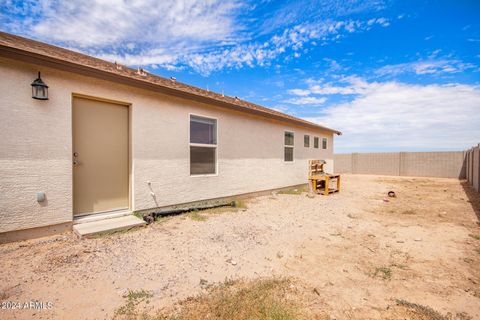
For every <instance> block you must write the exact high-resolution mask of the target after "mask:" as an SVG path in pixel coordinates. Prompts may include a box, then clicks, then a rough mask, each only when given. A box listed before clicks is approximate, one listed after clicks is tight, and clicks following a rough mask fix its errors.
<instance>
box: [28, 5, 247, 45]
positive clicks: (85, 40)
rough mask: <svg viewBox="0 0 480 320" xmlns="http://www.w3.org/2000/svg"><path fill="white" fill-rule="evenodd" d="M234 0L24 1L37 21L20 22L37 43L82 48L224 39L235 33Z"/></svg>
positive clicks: (236, 6) (238, 6)
mask: <svg viewBox="0 0 480 320" xmlns="http://www.w3.org/2000/svg"><path fill="white" fill-rule="evenodd" d="M239 8H240V5H239V4H238V3H237V2H236V1H233V0H231V1H219V0H210V1H207V0H205V1H204V0H193V1H173V0H170V1H168V0H166V1H155V0H143V1H114V0H96V1H80V0H70V1H49V0H39V1H38V2H29V3H27V6H26V7H25V8H24V10H27V11H28V10H30V11H35V12H37V14H38V16H39V17H40V18H39V19H38V20H37V21H35V20H34V21H31V20H30V21H24V23H25V24H26V27H28V29H30V30H31V31H32V32H33V34H35V35H37V36H39V37H42V39H46V40H52V41H61V42H65V43H68V44H70V45H74V46H78V47H83V48H88V47H93V46H101V47H105V46H113V47H118V46H119V45H120V46H127V43H129V42H130V43H131V42H144V43H148V44H159V45H163V44H171V43H172V40H173V41H175V42H177V41H183V40H194V41H195V43H199V42H203V41H226V40H229V39H231V35H232V33H233V32H234V31H236V29H235V24H234V15H233V14H234V13H235V10H236V9H239Z"/></svg>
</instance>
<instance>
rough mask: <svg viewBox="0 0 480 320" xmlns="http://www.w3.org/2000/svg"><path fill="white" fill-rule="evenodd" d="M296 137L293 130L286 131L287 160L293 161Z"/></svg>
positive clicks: (285, 157)
mask: <svg viewBox="0 0 480 320" xmlns="http://www.w3.org/2000/svg"><path fill="white" fill-rule="evenodd" d="M294 141H295V137H294V134H293V132H289V131H285V145H284V148H283V160H284V161H285V162H293V147H294Z"/></svg>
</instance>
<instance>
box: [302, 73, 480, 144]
mask: <svg viewBox="0 0 480 320" xmlns="http://www.w3.org/2000/svg"><path fill="white" fill-rule="evenodd" d="M353 87H354V85H353ZM354 90H355V91H356V92H359V93H360V94H359V95H357V96H356V97H355V98H353V100H352V101H351V102H348V103H343V104H337V105H333V106H330V107H328V108H326V109H324V110H323V111H322V114H321V116H318V117H315V118H310V119H308V120H311V121H314V122H318V123H320V124H324V125H327V126H329V127H333V128H335V129H338V130H340V131H342V132H343V135H342V136H340V137H338V138H336V142H335V148H336V152H352V151H353V152H362V151H364V152H365V151H378V150H382V151H388V150H392V151H399V150H463V149H465V148H467V147H469V146H471V145H474V144H477V143H478V142H480V126H479V125H478V124H479V123H480V86H475V85H464V84H448V85H433V84H432V85H412V84H406V83H399V82H382V83H379V82H374V83H367V82H362V86H361V87H360V88H358V89H354Z"/></svg>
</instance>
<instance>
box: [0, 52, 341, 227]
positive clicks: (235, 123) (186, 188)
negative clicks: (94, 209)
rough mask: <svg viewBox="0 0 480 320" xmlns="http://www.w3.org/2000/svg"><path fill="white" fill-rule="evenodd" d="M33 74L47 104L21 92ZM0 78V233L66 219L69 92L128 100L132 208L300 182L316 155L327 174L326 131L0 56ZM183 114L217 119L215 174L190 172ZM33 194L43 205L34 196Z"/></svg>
mask: <svg viewBox="0 0 480 320" xmlns="http://www.w3.org/2000/svg"><path fill="white" fill-rule="evenodd" d="M38 71H41V72H42V79H43V80H44V81H45V82H46V83H47V84H48V85H49V87H50V89H49V97H50V100H48V101H38V100H34V99H32V98H31V87H30V83H31V82H32V81H33V79H34V78H35V76H36V74H37V72H38ZM0 74H1V75H2V77H1V78H0V90H1V92H2V93H3V94H2V99H1V100H0V113H1V117H0V119H1V120H0V130H1V132H2V139H0V190H1V196H0V219H1V220H0V221H1V222H0V233H1V232H7V231H12V230H19V229H27V228H33V227H41V226H47V225H54V224H60V223H65V222H69V221H72V217H73V215H72V152H73V151H72V118H71V110H72V94H79V95H86V96H92V97H98V98H101V99H108V100H113V101H121V102H126V103H129V104H130V107H129V108H130V140H131V150H130V153H131V199H130V201H131V208H132V209H133V210H144V209H150V208H155V207H161V206H168V205H173V204H179V203H187V202H191V201H198V200H205V199H213V198H219V197H225V196H231V195H236V194H242V193H249V192H255V191H261V190H268V189H275V188H280V187H285V186H289V185H296V184H301V183H305V182H306V178H307V166H308V160H309V159H325V160H326V161H327V170H328V171H332V170H333V134H332V132H330V131H326V130H320V129H318V130H316V129H309V128H305V127H301V126H296V125H293V124H290V123H287V122H281V121H276V120H271V119H267V118H263V117H259V116H256V115H251V114H248V113H243V112H239V111H233V110H228V109H225V108H220V107H216V106H211V105H206V104H203V103H199V102H195V101H192V100H187V99H181V98H176V97H172V96H167V95H164V94H160V93H155V92H152V91H147V90H142V89H138V88H133V87H129V86H125V85H120V84H116V83H112V82H108V81H104V80H99V79H95V78H90V77H85V76H80V75H76V74H71V73H68V72H63V71H58V70H55V69H50V68H45V67H41V66H38V65H33V64H27V63H21V62H17V61H14V60H10V59H5V58H0ZM190 114H196V115H202V116H207V117H215V118H217V119H218V175H216V176H208V177H191V176H190V163H189V141H188V137H189V116H190ZM284 131H293V132H295V161H294V162H293V163H285V162H284V161H283V148H284ZM304 134H309V135H310V147H309V148H305V147H304V146H303V136H304ZM315 136H318V137H319V138H320V141H321V139H322V138H323V137H327V138H328V148H327V150H322V149H321V147H322V146H321V143H320V148H319V149H315V148H313V137H315ZM148 182H150V183H148ZM40 191H42V192H45V193H46V199H47V200H46V201H45V202H43V203H38V202H37V201H36V193H37V192H40ZM152 192H153V193H154V194H155V197H152V195H151V193H152Z"/></svg>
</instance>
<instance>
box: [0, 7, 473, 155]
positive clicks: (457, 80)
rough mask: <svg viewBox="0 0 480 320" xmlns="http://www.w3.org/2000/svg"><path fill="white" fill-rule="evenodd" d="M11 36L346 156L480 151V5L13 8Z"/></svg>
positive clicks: (7, 16)
mask: <svg viewBox="0 0 480 320" xmlns="http://www.w3.org/2000/svg"><path fill="white" fill-rule="evenodd" d="M0 4H1V5H0V10H1V11H0V19H1V20H0V23H1V30H3V31H7V32H11V33H14V34H19V35H23V36H26V37H30V38H34V39H37V40H41V41H45V42H48V43H52V44H56V45H60V46H64V47H67V48H70V49H73V50H77V51H81V52H84V53H87V54H91V55H94V56H97V57H100V58H104V59H107V60H110V61H118V62H121V63H124V64H127V65H129V66H132V67H137V66H141V67H143V68H145V69H147V70H149V71H150V72H152V73H156V74H159V75H161V76H167V77H169V76H174V77H176V78H177V79H178V80H179V81H182V82H186V83H189V84H193V85H196V86H199V87H202V88H205V89H209V90H213V91H217V92H224V93H225V94H226V95H231V96H239V97H240V98H242V99H245V100H248V101H251V102H255V103H258V104H261V105H264V106H267V107H271V108H274V109H277V110H280V111H283V112H286V113H290V114H293V115H295V116H298V117H302V118H305V119H308V120H311V121H314V122H318V123H321V124H324V125H326V126H329V127H332V128H335V129H339V130H341V131H342V132H343V133H344V134H343V135H342V136H341V137H338V138H336V143H335V149H336V152H362V151H415V150H427V151H428V150H462V149H465V148H467V147H470V146H472V145H473V144H477V143H479V142H480V1H420V0H417V1H393V0H373V1H349V0H341V1H331V0H325V1H301V0H300V1H235V0H231V1H230V0H223V1H217V0H209V1H201V0H191V1H169V0H165V1H153V0H143V1H112V0H93V1H90V2H87V1H77V0H71V1H55V0H50V1H42V0H36V1H29V0H27V1H7V0H0Z"/></svg>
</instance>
